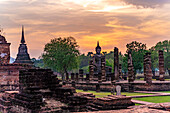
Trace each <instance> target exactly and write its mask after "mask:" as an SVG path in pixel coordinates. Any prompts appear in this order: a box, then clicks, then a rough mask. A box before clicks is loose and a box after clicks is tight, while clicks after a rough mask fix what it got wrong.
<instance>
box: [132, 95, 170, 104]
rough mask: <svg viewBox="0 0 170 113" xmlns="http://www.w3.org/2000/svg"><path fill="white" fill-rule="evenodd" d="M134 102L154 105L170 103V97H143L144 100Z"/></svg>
mask: <svg viewBox="0 0 170 113" xmlns="http://www.w3.org/2000/svg"><path fill="white" fill-rule="evenodd" d="M134 100H140V101H146V102H152V103H163V102H170V96H156V97H143V98H135V99H134Z"/></svg>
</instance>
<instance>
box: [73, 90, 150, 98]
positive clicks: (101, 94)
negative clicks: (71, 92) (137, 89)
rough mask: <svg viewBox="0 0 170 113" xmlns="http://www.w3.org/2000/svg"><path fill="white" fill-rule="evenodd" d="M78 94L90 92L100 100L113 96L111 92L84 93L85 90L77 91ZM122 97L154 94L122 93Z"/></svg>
mask: <svg viewBox="0 0 170 113" xmlns="http://www.w3.org/2000/svg"><path fill="white" fill-rule="evenodd" d="M76 91H77V92H89V93H93V94H94V95H96V98H100V97H104V96H107V95H111V93H110V92H96V91H83V90H78V89H77V90H76ZM121 94H122V95H126V96H136V95H152V94H147V93H128V92H122V93H121Z"/></svg>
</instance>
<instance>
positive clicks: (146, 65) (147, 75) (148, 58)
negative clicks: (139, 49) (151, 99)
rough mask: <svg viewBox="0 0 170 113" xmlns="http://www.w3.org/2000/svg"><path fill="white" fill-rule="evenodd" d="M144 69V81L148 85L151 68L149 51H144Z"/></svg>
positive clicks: (150, 82) (150, 78)
mask: <svg viewBox="0 0 170 113" xmlns="http://www.w3.org/2000/svg"><path fill="white" fill-rule="evenodd" d="M145 59H146V60H145V61H146V62H145V68H146V69H145V70H146V83H147V84H148V85H151V84H152V68H151V53H150V52H148V53H146V58H145Z"/></svg>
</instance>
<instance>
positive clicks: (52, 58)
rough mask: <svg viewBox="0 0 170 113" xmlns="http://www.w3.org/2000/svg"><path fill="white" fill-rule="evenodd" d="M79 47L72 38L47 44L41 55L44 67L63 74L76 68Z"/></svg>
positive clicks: (53, 40)
mask: <svg viewBox="0 0 170 113" xmlns="http://www.w3.org/2000/svg"><path fill="white" fill-rule="evenodd" d="M78 48H79V46H78V44H77V42H76V40H75V38H73V37H67V38H61V37H59V38H55V39H52V40H51V41H50V43H47V44H46V45H45V48H44V53H43V55H42V58H43V61H44V64H45V66H48V67H50V68H51V69H53V70H55V71H58V72H60V73H61V74H62V75H63V76H64V73H67V71H70V70H72V69H75V68H77V67H78V56H79V50H78Z"/></svg>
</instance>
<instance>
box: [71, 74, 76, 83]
mask: <svg viewBox="0 0 170 113" xmlns="http://www.w3.org/2000/svg"><path fill="white" fill-rule="evenodd" d="M71 80H73V81H74V80H75V77H74V73H71Z"/></svg>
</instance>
